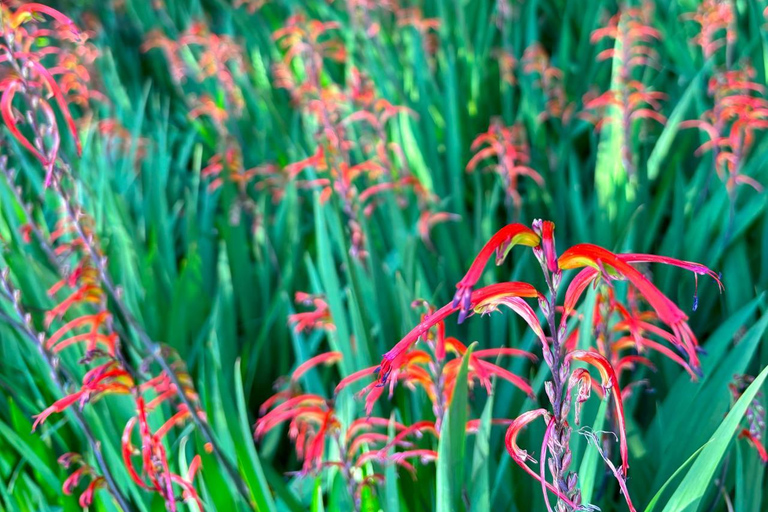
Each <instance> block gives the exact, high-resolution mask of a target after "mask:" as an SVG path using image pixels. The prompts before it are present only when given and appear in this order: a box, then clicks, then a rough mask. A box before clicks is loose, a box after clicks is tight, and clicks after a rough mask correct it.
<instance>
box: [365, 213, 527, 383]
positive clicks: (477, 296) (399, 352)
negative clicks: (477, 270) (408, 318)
mask: <svg viewBox="0 0 768 512" xmlns="http://www.w3.org/2000/svg"><path fill="white" fill-rule="evenodd" d="M525 229H528V228H525ZM529 231H530V230H529ZM531 233H533V232H532V231H531ZM534 236H535V234H534ZM509 296H516V297H538V292H537V291H536V288H534V287H533V286H531V285H530V284H528V283H521V282H515V281H512V282H508V283H497V284H493V285H490V286H486V287H484V288H481V289H479V290H477V291H475V292H471V294H470V295H469V296H468V297H469V300H468V301H466V305H467V308H466V309H467V310H471V309H472V305H473V304H478V303H483V302H485V301H487V300H489V299H490V298H492V297H496V298H497V299H498V300H501V298H503V297H509ZM458 310H459V307H458V304H457V303H456V301H455V300H454V302H453V303H452V304H447V305H445V306H443V307H442V308H440V309H438V310H437V311H435V312H434V313H432V314H431V315H429V316H427V317H425V318H424V319H423V320H422V321H421V323H419V324H418V325H417V326H416V327H414V328H413V329H412V330H411V332H409V333H408V334H407V335H406V336H405V337H404V338H403V339H401V340H400V341H399V342H398V343H397V344H396V345H395V346H394V347H393V348H392V349H391V350H389V352H387V353H386V354H384V357H383V358H382V361H381V364H380V365H379V379H378V380H379V384H378V385H379V386H383V385H384V384H385V383H386V382H387V380H388V378H389V374H390V373H391V372H392V370H394V369H397V368H399V367H400V366H402V362H403V358H404V357H405V355H406V353H407V352H408V349H409V348H410V347H411V345H413V344H414V343H416V341H417V340H418V339H419V338H420V337H421V336H423V335H424V334H426V333H427V332H428V331H429V329H431V328H432V327H434V326H435V325H436V324H437V323H438V322H441V321H443V320H445V319H446V318H447V317H448V316H450V315H451V314H453V313H455V312H456V311H458Z"/></svg>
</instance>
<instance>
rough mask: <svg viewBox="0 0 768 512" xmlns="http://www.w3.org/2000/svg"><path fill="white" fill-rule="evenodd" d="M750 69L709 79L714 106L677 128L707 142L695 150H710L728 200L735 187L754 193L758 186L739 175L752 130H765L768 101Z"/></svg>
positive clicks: (720, 73)
mask: <svg viewBox="0 0 768 512" xmlns="http://www.w3.org/2000/svg"><path fill="white" fill-rule="evenodd" d="M754 78H755V72H754V70H753V69H752V68H750V67H745V68H744V69H741V70H731V71H720V72H717V73H715V75H714V76H713V77H712V78H711V79H710V80H709V89H708V90H709V94H710V96H712V98H713V101H714V105H713V107H712V109H710V110H707V111H705V112H704V113H703V114H702V115H701V118H700V119H692V120H688V121H683V122H682V123H680V126H681V128H698V129H699V130H701V131H702V132H703V133H704V134H706V136H707V137H708V139H709V140H707V141H706V142H704V143H703V144H702V145H701V146H699V148H698V149H697V150H696V153H697V154H701V153H703V152H705V151H711V152H712V153H713V156H714V161H715V170H716V171H717V174H718V175H719V176H720V178H721V179H722V180H723V181H724V182H725V185H726V189H727V190H728V192H729V194H730V196H731V199H732V200H733V198H734V197H735V195H734V194H735V189H736V186H738V185H749V186H750V187H752V188H754V189H755V190H757V191H758V192H760V191H762V190H763V187H762V185H761V184H760V183H758V182H757V181H755V180H754V179H753V178H751V177H749V176H747V175H746V174H744V173H742V166H743V164H744V161H745V160H746V158H747V155H748V154H749V151H750V149H751V147H752V145H753V143H754V140H755V131H756V130H762V129H765V128H768V100H766V99H765V97H764V96H763V95H764V93H765V88H764V87H763V86H762V85H760V84H757V83H755V82H754Z"/></svg>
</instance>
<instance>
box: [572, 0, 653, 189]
mask: <svg viewBox="0 0 768 512" xmlns="http://www.w3.org/2000/svg"><path fill="white" fill-rule="evenodd" d="M651 13H652V9H651V4H650V3H648V2H646V3H643V4H642V6H641V7H636V8H628V9H625V10H623V11H621V12H619V13H618V14H616V15H614V16H613V17H611V19H610V20H609V21H608V23H607V24H606V25H605V26H604V27H601V28H598V29H596V30H595V31H594V32H592V37H591V41H592V42H593V43H597V42H599V41H601V40H604V39H608V40H613V41H614V42H615V43H614V44H613V45H612V46H611V47H610V48H608V49H605V50H603V51H601V52H600V53H599V54H598V55H597V60H598V61H602V60H607V59H613V60H614V61H617V63H618V67H617V66H616V65H614V69H617V70H618V72H617V73H616V74H615V75H614V77H613V82H614V83H613V85H612V87H611V89H609V90H608V91H606V92H604V93H602V94H600V95H595V94H592V93H590V94H587V95H586V96H585V97H584V112H582V113H581V117H582V118H584V119H586V120H587V121H589V122H590V123H593V124H595V127H596V128H597V129H599V128H601V127H602V126H603V124H604V123H605V122H606V121H613V122H615V123H617V124H618V126H620V127H621V130H622V134H623V135H622V161H623V164H624V168H625V170H626V172H627V174H628V175H629V176H632V175H634V174H635V163H634V157H633V154H632V140H634V138H633V136H632V129H633V126H634V121H636V120H638V119H653V120H654V121H657V122H659V123H661V124H664V123H666V120H667V119H666V117H664V115H662V114H661V113H660V112H659V110H660V109H661V104H660V101H661V100H663V99H665V98H666V94H664V93H662V92H658V91H651V90H649V89H648V88H647V87H646V85H645V83H643V81H642V77H641V74H642V71H643V70H644V69H645V68H646V67H647V66H652V67H657V64H656V62H657V60H658V57H657V52H656V50H655V49H654V48H653V46H652V43H653V42H654V41H658V40H659V39H660V37H661V35H660V33H659V31H658V30H656V29H655V28H653V27H652V26H651V25H650V23H651V21H650V20H651ZM613 112H615V115H614V114H613ZM595 113H597V115H595Z"/></svg>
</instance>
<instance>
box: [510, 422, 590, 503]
mask: <svg viewBox="0 0 768 512" xmlns="http://www.w3.org/2000/svg"><path fill="white" fill-rule="evenodd" d="M539 416H544V419H545V420H546V419H547V418H548V417H549V416H550V414H549V412H548V411H547V410H546V409H534V410H532V411H527V412H524V413H523V414H521V415H520V416H518V417H517V418H515V419H514V420H513V421H512V423H511V424H510V425H509V428H507V433H506V436H505V438H504V444H505V446H506V447H507V452H509V455H510V456H511V457H512V460H514V461H515V463H516V464H517V465H518V466H520V467H521V468H522V469H523V470H524V471H525V472H526V473H528V474H529V475H531V476H532V477H533V478H535V479H536V480H538V481H539V482H542V484H543V485H545V486H546V488H547V489H549V490H550V491H551V492H552V493H554V494H555V495H556V496H557V497H558V498H560V499H561V500H562V501H563V502H564V503H566V504H567V505H569V506H570V507H572V508H573V509H577V508H578V505H576V504H575V503H573V502H572V501H571V500H570V499H568V496H566V495H565V494H563V493H562V492H560V491H559V490H558V489H557V488H556V487H555V486H554V485H552V484H550V483H549V482H547V481H546V480H543V481H542V478H541V476H540V475H538V474H537V473H536V472H534V471H533V470H532V469H531V468H529V467H528V465H527V464H526V463H525V462H526V461H527V460H530V461H532V462H536V461H535V460H534V459H533V457H531V456H530V455H528V452H527V451H525V450H523V449H521V448H520V447H519V446H518V445H517V436H518V434H519V433H520V430H522V429H523V427H525V426H526V425H528V424H529V423H530V422H532V421H533V420H535V419H536V418H538V417H539ZM540 464H542V465H544V464H545V461H544V460H542V461H541V462H540Z"/></svg>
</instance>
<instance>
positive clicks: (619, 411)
mask: <svg viewBox="0 0 768 512" xmlns="http://www.w3.org/2000/svg"><path fill="white" fill-rule="evenodd" d="M566 359H575V360H577V361H583V362H585V363H588V364H590V365H592V366H594V367H595V368H597V370H598V371H599V372H600V376H601V377H602V380H603V389H605V390H606V391H609V390H610V391H611V393H612V395H613V401H614V405H615V407H616V416H617V421H618V424H619V440H620V450H621V461H622V462H621V465H622V468H623V474H624V475H626V474H627V471H629V449H628V447H627V430H626V426H625V424H624V402H623V401H622V399H621V388H620V387H619V380H618V379H617V378H616V372H614V370H613V367H612V366H611V363H610V362H608V360H607V359H606V358H605V357H603V356H602V355H600V354H598V353H597V352H588V351H586V350H574V351H573V352H571V353H570V354H568V355H567V356H566Z"/></svg>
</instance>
